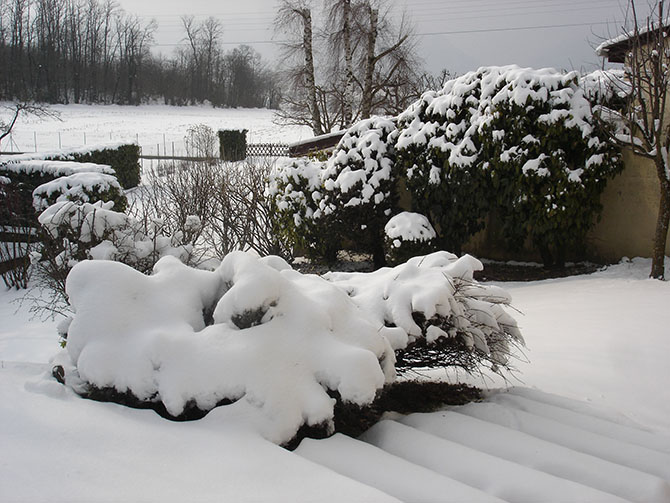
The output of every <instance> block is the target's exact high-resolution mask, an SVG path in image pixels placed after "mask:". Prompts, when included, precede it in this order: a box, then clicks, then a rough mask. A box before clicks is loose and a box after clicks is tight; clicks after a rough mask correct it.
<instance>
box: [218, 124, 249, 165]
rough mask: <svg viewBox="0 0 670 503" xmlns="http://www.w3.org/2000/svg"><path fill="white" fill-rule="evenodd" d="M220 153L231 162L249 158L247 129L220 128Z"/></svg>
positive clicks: (225, 159)
mask: <svg viewBox="0 0 670 503" xmlns="http://www.w3.org/2000/svg"><path fill="white" fill-rule="evenodd" d="M219 154H220V156H221V159H223V160H224V161H229V162H236V161H243V160H244V159H246V158H247V130H246V129H243V130H241V131H238V130H233V129H226V130H223V129H222V130H219Z"/></svg>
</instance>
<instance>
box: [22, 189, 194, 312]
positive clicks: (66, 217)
mask: <svg viewBox="0 0 670 503" xmlns="http://www.w3.org/2000/svg"><path fill="white" fill-rule="evenodd" d="M113 205H114V203H113V202H111V201H109V202H103V201H98V202H96V203H79V202H75V201H60V202H57V203H55V204H53V205H51V206H49V207H48V208H47V209H46V210H44V211H43V212H42V213H41V214H40V216H39V223H40V225H41V226H42V246H41V249H40V251H39V252H38V253H35V254H34V256H33V264H34V266H35V268H36V271H35V273H36V275H37V276H38V282H40V284H41V285H42V286H46V287H48V288H49V289H50V290H51V291H52V292H53V293H54V295H55V296H54V305H53V306H52V307H53V310H60V309H62V307H63V306H62V304H63V302H65V301H66V300H67V297H66V295H65V280H66V278H67V275H68V274H69V272H70V270H71V269H72V267H73V266H74V265H75V264H77V263H79V262H81V261H85V260H90V259H96V260H114V261H119V262H123V263H125V264H128V265H130V266H131V267H133V268H135V269H137V270H138V271H140V272H142V273H148V272H151V270H152V268H153V266H154V264H155V263H156V261H158V259H159V258H161V257H163V256H166V255H173V256H175V257H178V258H179V259H180V260H182V261H184V262H188V261H189V259H190V256H191V252H192V248H193V246H192V238H193V234H195V233H197V232H198V230H199V227H200V220H199V219H198V217H196V216H193V217H191V218H190V219H189V221H188V228H189V229H190V232H187V233H183V232H179V233H176V234H174V235H172V236H167V235H164V234H163V233H162V222H161V221H160V220H155V221H154V222H152V224H151V225H150V226H149V227H147V226H145V225H144V224H143V223H142V222H139V221H138V220H136V219H134V218H133V217H130V216H128V215H126V214H124V213H120V212H117V211H114V210H112V207H113Z"/></svg>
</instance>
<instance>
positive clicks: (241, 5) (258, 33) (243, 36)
mask: <svg viewBox="0 0 670 503" xmlns="http://www.w3.org/2000/svg"><path fill="white" fill-rule="evenodd" d="M391 3H392V4H394V8H395V10H396V11H397V13H398V15H399V14H400V13H401V12H402V11H403V10H406V12H407V13H408V14H409V17H410V18H411V20H412V21H413V23H414V25H415V29H416V33H417V34H418V35H419V52H420V55H421V57H422V58H423V59H424V63H425V66H426V68H427V69H428V70H430V71H433V72H438V71H439V70H440V69H442V68H446V69H448V70H451V71H452V72H455V73H464V72H467V71H469V70H475V69H477V68H478V67H480V66H483V65H507V64H518V65H521V66H531V67H535V68H541V67H554V68H558V69H566V70H572V69H577V70H581V69H586V70H592V69H595V68H596V67H598V66H599V65H600V60H599V58H598V57H597V56H596V55H595V53H594V51H593V46H594V45H597V44H598V43H600V42H601V41H602V38H612V37H614V36H615V35H617V34H618V33H619V32H620V31H621V27H622V24H623V22H624V18H625V6H626V5H627V0H415V1H412V0H391ZM638 3H639V4H640V8H642V7H643V6H644V8H645V9H646V6H647V2H646V1H644V0H642V1H640V0H638ZM119 4H120V5H121V6H122V7H123V8H124V9H125V10H126V11H128V12H130V13H134V14H137V15H140V16H141V17H142V18H146V19H147V20H149V19H152V18H153V19H155V20H156V22H157V23H158V30H157V31H156V34H155V42H156V44H157V49H158V50H160V51H161V52H163V53H165V54H168V55H169V54H171V53H172V52H173V51H174V48H175V47H176V45H177V44H180V43H183V29H182V25H181V21H180V17H181V16H182V15H184V14H190V15H194V16H195V17H196V19H198V20H201V19H205V18H206V17H208V16H214V17H216V18H218V19H220V20H221V22H222V24H223V27H224V36H223V42H224V43H225V44H226V47H230V48H233V47H234V46H236V45H239V44H248V45H251V46H253V47H254V48H255V49H256V50H257V51H259V52H260V53H261V54H262V55H263V57H264V59H265V60H266V62H268V63H270V64H273V63H274V62H275V60H276V58H277V51H276V44H275V43H274V42H273V32H272V20H273V18H274V12H275V7H276V4H277V1H276V0H187V1H184V0H141V1H138V0H119ZM314 4H315V5H317V6H319V7H320V6H322V5H323V2H322V1H321V0H315V1H314ZM187 9H188V10H187ZM645 12H646V10H645Z"/></svg>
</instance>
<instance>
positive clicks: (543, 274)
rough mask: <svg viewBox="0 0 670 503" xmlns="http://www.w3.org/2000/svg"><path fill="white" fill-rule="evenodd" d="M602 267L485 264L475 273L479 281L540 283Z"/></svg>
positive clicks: (586, 264)
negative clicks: (539, 281) (543, 280)
mask: <svg viewBox="0 0 670 503" xmlns="http://www.w3.org/2000/svg"><path fill="white" fill-rule="evenodd" d="M601 267H602V266H601V265H598V264H592V263H590V262H580V263H577V264H568V265H566V266H564V267H551V268H545V267H542V266H541V265H525V264H510V263H508V262H485V263H484V270H483V271H477V272H475V275H474V276H475V279H476V280H477V281H482V282H485V281H538V280H542V279H551V278H567V277H568V276H577V275H580V274H591V273H593V272H596V271H597V270H599V269H600V268H601Z"/></svg>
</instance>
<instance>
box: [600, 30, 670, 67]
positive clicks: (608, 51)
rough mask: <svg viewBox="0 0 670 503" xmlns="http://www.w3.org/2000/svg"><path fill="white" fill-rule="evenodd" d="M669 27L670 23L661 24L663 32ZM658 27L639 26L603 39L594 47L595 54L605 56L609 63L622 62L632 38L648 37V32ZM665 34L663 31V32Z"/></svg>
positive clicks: (644, 38)
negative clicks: (639, 27) (636, 28)
mask: <svg viewBox="0 0 670 503" xmlns="http://www.w3.org/2000/svg"><path fill="white" fill-rule="evenodd" d="M668 28H670V24H666V25H664V26H663V28H662V29H663V31H664V32H665V31H666V30H667V29H668ZM656 29H658V28H657V27H652V28H651V29H649V28H641V29H639V30H638V31H637V33H636V32H635V31H627V32H625V33H622V34H621V35H619V36H617V37H614V38H611V39H609V40H605V41H604V42H603V43H601V44H600V45H599V46H598V47H596V54H597V55H598V56H601V57H603V58H607V61H609V62H610V63H623V62H624V60H625V58H626V52H627V51H628V50H629V49H630V46H631V44H632V40H633V39H634V38H635V37H636V36H639V37H642V38H643V40H645V43H646V39H648V37H649V33H650V32H652V31H654V30H656ZM664 36H665V33H664Z"/></svg>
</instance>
